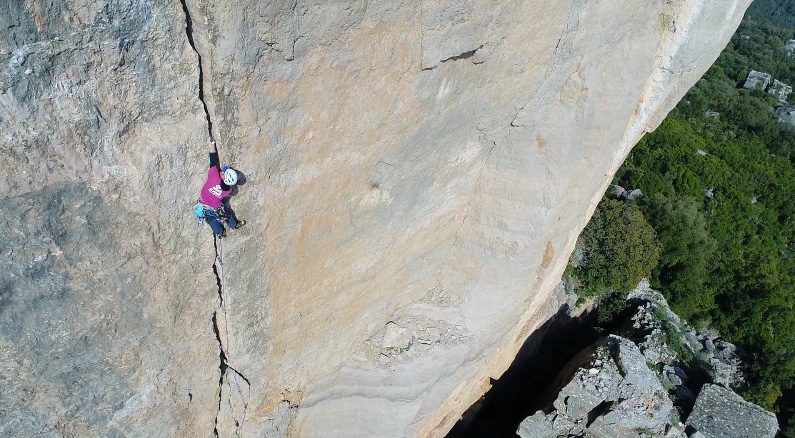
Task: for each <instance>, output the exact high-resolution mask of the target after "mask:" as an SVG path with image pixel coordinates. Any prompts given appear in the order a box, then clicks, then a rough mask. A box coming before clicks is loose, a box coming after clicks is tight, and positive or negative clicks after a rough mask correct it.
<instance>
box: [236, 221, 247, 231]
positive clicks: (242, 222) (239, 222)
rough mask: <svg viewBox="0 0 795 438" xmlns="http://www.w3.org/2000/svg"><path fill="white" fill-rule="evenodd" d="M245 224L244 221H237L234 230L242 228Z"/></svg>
mask: <svg viewBox="0 0 795 438" xmlns="http://www.w3.org/2000/svg"><path fill="white" fill-rule="evenodd" d="M245 224H246V221H237V226H235V229H236V230H239V229H241V228H243V225H245Z"/></svg>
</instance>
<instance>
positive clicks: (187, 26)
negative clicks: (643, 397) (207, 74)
mask: <svg viewBox="0 0 795 438" xmlns="http://www.w3.org/2000/svg"><path fill="white" fill-rule="evenodd" d="M180 2H181V3H182V11H183V12H185V34H187V36H188V43H189V44H190V46H191V48H192V49H193V51H194V52H195V53H196V57H198V58H199V100H200V101H201V103H202V107H204V118H205V119H206V120H207V132H208V133H209V134H210V137H212V135H213V122H212V120H210V111H209V110H208V109H207V103H206V102H205V101H204V70H203V69H202V55H201V54H200V53H199V50H197V49H196V42H195V41H194V40H193V21H192V20H191V18H190V11H188V4H187V3H186V0H180Z"/></svg>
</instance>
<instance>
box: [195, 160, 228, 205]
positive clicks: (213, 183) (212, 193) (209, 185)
mask: <svg viewBox="0 0 795 438" xmlns="http://www.w3.org/2000/svg"><path fill="white" fill-rule="evenodd" d="M230 193H232V188H231V187H230V188H229V190H222V189H221V175H219V174H218V168H217V167H215V166H212V167H210V170H209V171H208V172H207V182H205V183H204V187H202V191H201V194H200V195H199V202H201V203H202V204H204V205H206V206H208V207H212V208H218V207H220V206H221V205H222V204H223V199H224V198H225V197H227V196H229V194H230Z"/></svg>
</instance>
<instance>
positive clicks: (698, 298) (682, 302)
mask: <svg viewBox="0 0 795 438" xmlns="http://www.w3.org/2000/svg"><path fill="white" fill-rule="evenodd" d="M700 207H701V202H700V201H698V200H696V199H695V198H692V197H686V196H670V197H668V196H665V195H662V194H659V193H656V194H653V195H652V196H651V197H650V200H649V202H648V203H647V207H646V208H645V210H647V211H648V213H647V215H648V217H649V222H650V223H651V225H652V227H653V228H654V230H655V232H656V233H657V238H658V240H659V242H660V245H661V250H662V251H661V254H660V262H659V264H658V265H657V268H656V269H655V270H654V276H653V280H652V284H653V285H654V286H655V287H656V288H659V289H660V290H663V291H664V292H665V293H666V295H667V296H668V298H669V300H670V301H671V302H672V303H673V307H674V310H675V311H676V312H677V313H678V314H679V315H680V316H683V317H685V318H691V317H693V316H695V315H706V314H708V313H709V312H710V311H711V310H713V309H714V307H715V302H714V300H713V297H712V295H713V293H712V292H711V291H710V290H709V289H708V287H707V286H706V284H707V282H708V279H709V273H710V266H711V262H712V259H713V256H714V254H715V250H716V248H717V245H716V242H715V240H714V239H713V238H712V237H710V235H709V231H708V230H707V220H706V218H705V217H704V213H703V212H702V211H701V210H700Z"/></svg>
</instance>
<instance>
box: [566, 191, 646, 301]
mask: <svg viewBox="0 0 795 438" xmlns="http://www.w3.org/2000/svg"><path fill="white" fill-rule="evenodd" d="M580 239H581V244H582V246H583V249H584V251H583V254H584V262H583V264H582V265H581V266H579V267H578V268H577V269H576V271H575V275H576V276H577V277H578V278H579V279H580V280H581V281H582V282H583V284H584V285H586V295H598V294H601V293H603V292H604V291H606V290H612V291H617V292H628V291H630V290H632V289H633V288H634V287H635V286H637V284H638V282H639V281H640V279H641V278H643V277H648V276H649V275H650V274H651V271H652V269H654V267H655V266H656V264H657V260H658V259H659V256H660V248H659V244H658V243H657V237H656V235H655V233H654V229H653V228H652V227H651V226H650V225H649V223H648V222H646V219H645V218H644V217H643V213H641V211H640V209H639V208H638V207H637V206H636V205H634V204H628V203H623V202H620V201H617V200H614V199H604V200H602V202H601V203H599V207H598V208H597V209H596V212H594V216H593V218H592V219H591V221H590V222H589V223H588V226H586V228H585V230H584V231H583V233H582V236H581V237H580Z"/></svg>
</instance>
